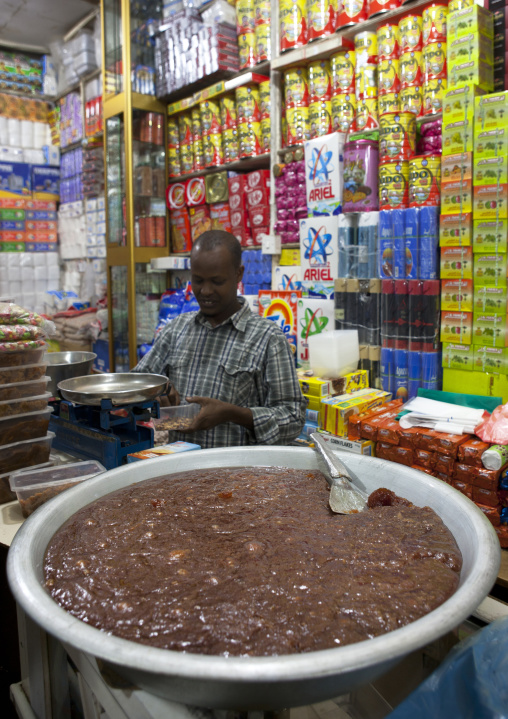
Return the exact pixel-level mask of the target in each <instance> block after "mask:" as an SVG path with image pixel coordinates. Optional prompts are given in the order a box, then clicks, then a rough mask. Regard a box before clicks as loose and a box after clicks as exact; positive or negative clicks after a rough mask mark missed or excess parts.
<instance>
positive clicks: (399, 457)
mask: <svg viewBox="0 0 508 719" xmlns="http://www.w3.org/2000/svg"><path fill="white" fill-rule="evenodd" d="M376 457H381V459H387V460H389V461H390V462H396V463H397V464H405V465H406V466H407V467H410V466H411V464H412V462H413V452H412V450H410V449H406V448H405V447H397V446H396V445H394V444H389V443H388V442H378V443H377V444H376Z"/></svg>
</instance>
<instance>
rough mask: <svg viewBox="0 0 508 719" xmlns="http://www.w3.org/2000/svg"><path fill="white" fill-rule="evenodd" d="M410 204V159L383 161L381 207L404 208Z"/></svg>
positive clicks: (380, 183)
mask: <svg viewBox="0 0 508 719" xmlns="http://www.w3.org/2000/svg"><path fill="white" fill-rule="evenodd" d="M408 206H409V163H408V161H407V160H404V161H402V162H384V163H382V164H381V165H380V166H379V209H380V210H404V209H405V208H407V207H408Z"/></svg>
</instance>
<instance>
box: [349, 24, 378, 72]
mask: <svg viewBox="0 0 508 719" xmlns="http://www.w3.org/2000/svg"><path fill="white" fill-rule="evenodd" d="M354 43H355V52H356V66H357V67H358V66H359V64H360V63H359V60H360V58H361V61H362V62H366V61H367V60H368V59H369V58H372V60H373V61H374V62H375V61H376V58H377V57H378V47H377V34H376V33H375V32H369V31H367V30H366V31H364V32H359V33H357V34H356V35H355V39H354Z"/></svg>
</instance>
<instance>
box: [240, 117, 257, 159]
mask: <svg viewBox="0 0 508 719" xmlns="http://www.w3.org/2000/svg"><path fill="white" fill-rule="evenodd" d="M238 146H239V150H240V152H239V155H240V158H242V157H255V156H256V155H261V123H260V122H241V123H239V124H238Z"/></svg>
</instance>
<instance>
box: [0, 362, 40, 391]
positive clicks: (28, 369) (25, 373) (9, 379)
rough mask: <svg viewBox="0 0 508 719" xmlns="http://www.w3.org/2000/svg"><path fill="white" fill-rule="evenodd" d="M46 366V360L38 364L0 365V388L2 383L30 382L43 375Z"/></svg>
mask: <svg viewBox="0 0 508 719" xmlns="http://www.w3.org/2000/svg"><path fill="white" fill-rule="evenodd" d="M47 366H48V365H47V362H40V363H39V364H27V365H23V366H21V367H0V388H1V387H2V385H4V384H14V383H15V382H31V381H33V380H36V379H40V378H41V377H44V375H45V373H46V367H47ZM43 391H45V390H43Z"/></svg>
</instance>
